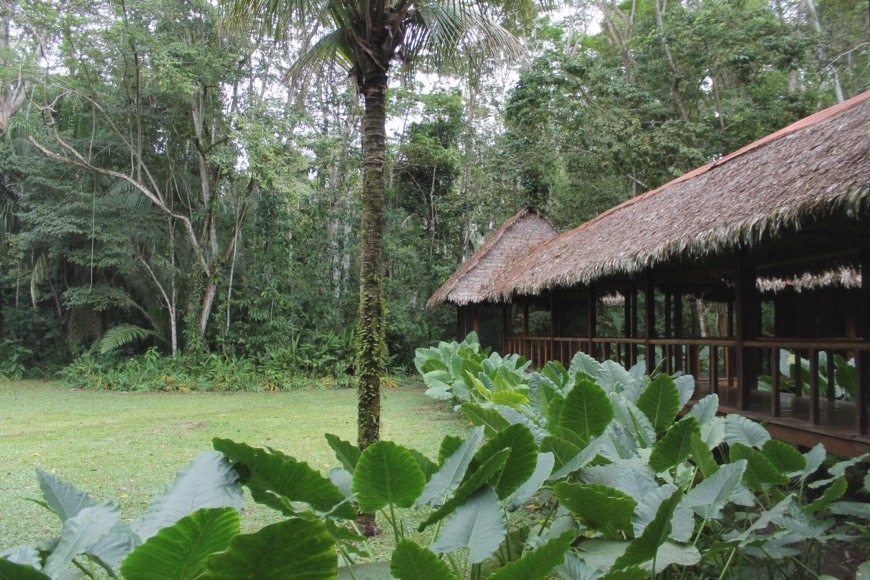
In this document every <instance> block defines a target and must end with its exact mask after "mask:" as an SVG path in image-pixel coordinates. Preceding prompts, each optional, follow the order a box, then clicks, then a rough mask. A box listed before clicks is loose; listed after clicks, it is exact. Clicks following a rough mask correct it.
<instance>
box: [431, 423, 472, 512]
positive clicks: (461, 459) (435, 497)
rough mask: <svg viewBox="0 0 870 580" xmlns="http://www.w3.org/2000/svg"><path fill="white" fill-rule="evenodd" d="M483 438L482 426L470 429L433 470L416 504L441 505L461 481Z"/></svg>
mask: <svg viewBox="0 0 870 580" xmlns="http://www.w3.org/2000/svg"><path fill="white" fill-rule="evenodd" d="M482 439H483V428H482V427H478V428H477V429H475V430H474V431H472V432H471V433H470V434H469V435H468V437H466V439H465V441H464V442H463V443H462V444H461V445H460V446H459V448H458V449H457V450H456V451H454V452H453V453H452V454H451V455H450V456H449V457H448V458H447V459H445V460H444V462H443V464H442V465H441V468H440V469H439V470H438V471H437V472H435V475H433V476H432V477H431V478H430V479H429V482H428V483H426V486H425V487H424V488H423V493H422V494H421V495H420V498H419V499H418V500H417V505H418V506H422V505H425V504H433V505H441V504H443V503H444V502H445V501H446V500H447V498H448V497H450V494H452V493H453V492H454V491H455V490H456V489H457V488H458V487H459V485H460V484H461V483H462V480H463V478H464V477H465V472H466V471H467V470H468V466H469V465H470V464H471V460H472V459H473V458H474V454H475V453H477V448H478V447H479V446H480V442H481V440H482Z"/></svg>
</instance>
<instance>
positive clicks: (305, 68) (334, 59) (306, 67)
mask: <svg viewBox="0 0 870 580" xmlns="http://www.w3.org/2000/svg"><path fill="white" fill-rule="evenodd" d="M351 54H352V53H351V51H350V47H349V46H348V45H347V41H346V37H345V35H344V31H343V30H333V31H332V32H330V33H329V34H326V35H324V36H322V37H321V38H320V39H319V40H318V41H317V42H315V43H314V45H313V46H311V47H310V48H309V49H308V50H306V51H304V52H303V53H302V54H300V55H299V58H297V59H296V61H295V62H294V63H293V65H292V66H291V67H290V70H288V71H287V74H286V75H285V81H286V80H289V79H298V78H301V77H302V76H303V75H304V74H306V73H307V72H309V71H310V70H312V69H313V68H314V67H315V66H316V65H318V64H322V63H324V62H326V63H330V64H333V65H335V66H339V67H341V68H342V69H344V70H348V69H350V67H351V62H352V61H351V58H352V56H351Z"/></svg>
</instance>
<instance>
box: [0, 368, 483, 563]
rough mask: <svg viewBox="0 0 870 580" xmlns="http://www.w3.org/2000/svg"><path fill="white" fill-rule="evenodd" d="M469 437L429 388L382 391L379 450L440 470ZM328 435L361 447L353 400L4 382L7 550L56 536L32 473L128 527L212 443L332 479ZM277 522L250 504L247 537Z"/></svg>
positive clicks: (3, 542)
mask: <svg viewBox="0 0 870 580" xmlns="http://www.w3.org/2000/svg"><path fill="white" fill-rule="evenodd" d="M465 431H466V423H465V421H464V420H463V419H462V417H461V415H459V414H456V413H452V412H450V411H449V409H448V408H447V406H446V405H445V404H444V403H439V402H436V401H433V400H431V399H429V398H427V397H426V396H425V395H424V393H423V388H422V387H421V386H417V385H404V386H398V387H387V388H385V389H384V396H383V410H382V431H381V433H382V435H381V436H382V438H383V439H389V440H392V441H394V442H396V443H400V444H402V445H405V446H407V447H411V448H413V449H417V450H419V451H421V452H422V453H424V454H426V455H427V456H429V457H430V458H432V459H437V453H438V446H439V444H440V442H441V440H442V439H443V437H444V436H445V435H447V434H454V435H459V434H462V433H463V432H465ZM324 433H335V434H336V435H338V436H339V437H341V438H343V439H346V440H349V441H353V442H355V441H356V391H355V390H353V389H322V390H302V391H294V392H283V393H245V392H240V393H232V394H214V393H198V394H166V393H159V394H156V393H142V394H138V393H137V394H134V393H119V392H106V391H81V390H72V389H69V388H66V387H63V386H61V385H59V384H57V383H51V382H38V381H18V382H3V381H0V549H2V548H6V547H10V546H14V545H18V544H22V543H25V542H30V541H35V540H39V539H45V538H47V537H48V536H50V535H53V534H57V533H58V532H59V531H60V524H59V522H58V520H57V517H56V516H54V515H53V514H51V513H49V512H48V511H47V510H45V509H44V508H42V507H40V506H38V505H36V504H34V503H32V502H29V501H27V500H26V499H27V498H40V497H41V493H40V490H39V487H38V485H37V483H36V478H35V475H34V470H35V469H36V468H41V469H44V470H48V471H51V472H53V473H55V474H56V475H58V476H59V477H61V478H63V479H65V480H67V481H70V482H72V483H74V484H75V485H76V486H78V487H79V488H81V489H83V490H85V491H87V492H88V493H89V494H90V495H91V497H93V498H94V499H97V500H113V501H115V502H116V503H118V504H119V505H120V506H121V511H122V514H123V517H124V518H125V519H128V520H129V519H132V518H134V517H137V516H138V515H140V514H141V513H142V512H143V511H144V510H145V508H146V507H147V505H148V502H149V501H150V500H151V498H152V497H154V496H155V495H157V494H160V493H162V492H163V490H164V489H165V487H166V485H168V484H169V483H170V482H171V481H172V480H173V479H174V477H175V473H176V472H177V471H178V470H179V469H181V468H182V467H184V466H185V465H186V464H187V463H188V462H189V461H190V459H191V458H192V457H193V456H195V455H196V454H197V453H199V452H201V451H204V450H207V449H210V448H211V440H212V438H213V437H224V438H229V439H233V440H236V441H242V442H245V443H248V444H251V445H258V446H269V447H273V448H275V449H279V450H281V451H283V452H285V453H287V454H289V455H292V456H294V457H296V458H297V459H300V460H302V461H306V462H308V463H309V465H311V466H312V467H314V468H316V469H319V470H320V471H321V472H323V473H324V474H325V473H326V472H328V471H329V469H331V468H332V467H335V466H337V465H338V462H337V461H336V460H335V457H334V455H333V453H332V450H331V449H330V448H329V446H328V445H327V444H326V440H325V439H324V437H323V434H324ZM274 518H275V514H274V513H273V512H272V511H271V510H269V509H268V508H264V507H262V506H258V505H256V504H254V503H252V502H250V501H248V504H247V506H246V508H245V513H244V514H243V516H242V521H243V531H252V530H254V529H257V528H259V527H261V526H262V525H264V524H266V523H268V522H270V521H272V520H273V519H274ZM385 531H386V530H385Z"/></svg>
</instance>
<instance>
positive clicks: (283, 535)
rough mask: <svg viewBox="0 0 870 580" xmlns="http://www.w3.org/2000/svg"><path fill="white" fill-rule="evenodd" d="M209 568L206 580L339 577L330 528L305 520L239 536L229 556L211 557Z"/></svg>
mask: <svg viewBox="0 0 870 580" xmlns="http://www.w3.org/2000/svg"><path fill="white" fill-rule="evenodd" d="M205 565H206V572H205V574H203V575H202V576H200V578H202V579H203V580H209V579H219V580H244V579H246V578H249V579H250V580H295V579H297V578H298V579H306V580H313V579H315V578H333V577H335V575H336V574H337V573H338V558H336V556H335V545H334V542H333V539H332V536H330V535H329V532H328V531H327V529H326V525H325V524H324V523H323V522H321V521H317V520H301V519H289V520H284V521H283V522H279V523H277V524H272V525H270V526H266V527H265V528H263V529H261V530H260V531H259V532H257V533H255V534H247V535H240V536H236V537H235V538H233V540H232V542H231V543H230V547H229V548H228V549H227V550H226V551H225V552H221V553H218V554H213V555H211V556H209V557H208V559H206V563H205Z"/></svg>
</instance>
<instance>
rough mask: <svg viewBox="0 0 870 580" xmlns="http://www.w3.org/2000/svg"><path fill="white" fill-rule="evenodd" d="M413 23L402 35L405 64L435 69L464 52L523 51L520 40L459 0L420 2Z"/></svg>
mask: <svg viewBox="0 0 870 580" xmlns="http://www.w3.org/2000/svg"><path fill="white" fill-rule="evenodd" d="M416 9H417V14H416V22H415V23H414V24H413V25H411V26H410V27H409V28H408V30H407V31H406V34H405V43H404V46H403V50H404V57H405V59H406V60H407V61H408V63H409V64H411V65H413V64H414V63H415V62H417V61H423V60H425V61H427V62H428V63H429V64H432V65H433V66H435V67H436V68H443V67H445V66H449V65H452V64H455V63H457V61H459V60H460V59H461V57H462V55H463V54H464V53H466V52H474V53H475V54H477V55H479V56H481V57H484V58H487V59H493V60H511V59H514V58H517V57H521V56H523V55H524V54H525V48H524V47H523V45H522V44H521V43H520V41H519V40H518V39H517V38H516V37H515V36H514V35H513V34H511V33H510V31H508V30H507V29H505V28H504V27H502V26H501V25H500V24H498V23H497V22H495V21H494V20H492V19H490V18H488V17H487V16H486V15H485V14H483V13H482V12H481V11H480V10H479V9H478V7H477V5H476V4H470V3H468V2H463V1H458V0H456V1H448V2H422V3H420V4H418V5H417V7H416Z"/></svg>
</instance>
